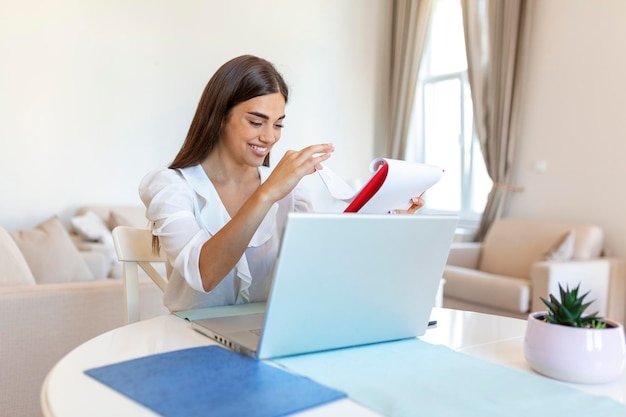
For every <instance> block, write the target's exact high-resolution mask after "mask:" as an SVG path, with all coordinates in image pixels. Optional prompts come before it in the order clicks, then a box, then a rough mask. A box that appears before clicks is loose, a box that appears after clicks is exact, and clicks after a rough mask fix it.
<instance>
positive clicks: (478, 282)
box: [443, 265, 530, 314]
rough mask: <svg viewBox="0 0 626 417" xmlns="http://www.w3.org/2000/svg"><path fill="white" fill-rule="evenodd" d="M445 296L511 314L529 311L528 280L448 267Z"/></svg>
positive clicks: (445, 274) (446, 268) (444, 274)
mask: <svg viewBox="0 0 626 417" xmlns="http://www.w3.org/2000/svg"><path fill="white" fill-rule="evenodd" d="M443 277H444V278H445V280H446V285H445V287H444V293H445V296H446V297H451V298H456V299H459V300H463V301H467V302H471V303H473V304H481V305H484V306H488V307H491V308H496V309H499V310H506V311H511V312H513V313H517V314H519V313H527V312H528V311H529V309H530V281H529V280H527V279H521V278H511V277H506V276H502V275H496V274H489V273H486V272H481V271H477V270H475V269H469V268H463V267H460V266H452V265H448V266H446V267H445V269H444V273H443Z"/></svg>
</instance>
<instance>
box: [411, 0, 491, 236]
mask: <svg viewBox="0 0 626 417" xmlns="http://www.w3.org/2000/svg"><path fill="white" fill-rule="evenodd" d="M411 124H412V126H411V131H410V137H411V138H412V140H411V141H410V142H409V146H408V147H407V155H406V159H407V160H409V161H416V162H424V163H427V164H433V165H437V166H440V167H442V168H443V169H444V171H445V172H444V175H443V177H442V179H441V181H440V182H439V183H438V184H437V185H436V186H435V187H433V188H432V189H430V190H429V191H428V192H427V195H426V196H425V200H426V202H427V203H426V206H425V207H424V209H422V210H423V212H426V213H431V214H433V213H454V214H458V215H459V216H460V220H461V221H460V223H461V225H466V226H471V225H476V224H477V222H478V221H479V220H480V216H481V215H482V212H483V209H484V207H485V204H486V202H487V195H488V193H489V190H490V189H491V184H492V181H491V179H490V178H489V176H488V175H487V170H486V168H485V163H484V159H483V156H482V151H481V149H480V144H479V143H478V139H477V138H476V137H475V135H474V129H473V127H474V124H473V111H472V98H471V93H470V89H469V82H468V79H467V60H466V56H465V41H464V35H463V20H462V14H461V4H460V0H436V2H435V8H434V10H433V15H432V21H431V25H430V33H429V35H428V39H427V44H426V47H425V50H424V57H423V58H422V64H421V68H420V74H419V81H418V87H417V94H416V97H415V106H414V114H413V117H412V122H411Z"/></svg>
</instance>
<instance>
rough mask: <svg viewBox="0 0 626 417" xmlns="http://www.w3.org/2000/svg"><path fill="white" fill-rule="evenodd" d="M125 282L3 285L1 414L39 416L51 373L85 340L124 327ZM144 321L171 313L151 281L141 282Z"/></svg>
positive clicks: (0, 304)
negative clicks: (44, 386) (41, 398)
mask: <svg viewBox="0 0 626 417" xmlns="http://www.w3.org/2000/svg"><path fill="white" fill-rule="evenodd" d="M123 287H124V285H123V282H122V281H121V280H111V279H107V280H102V281H86V282H70V283H60V284H40V285H20V286H5V287H0V363H1V364H2V372H0V415H2V416H40V415H41V408H40V407H41V406H40V402H39V395H40V392H41V386H42V384H43V382H44V379H45V377H46V375H47V374H48V372H49V371H50V369H52V367H53V366H54V365H55V364H56V362H58V361H59V360H60V359H61V358H62V357H63V356H65V355H66V354H67V353H68V352H69V351H71V350H72V349H74V348H75V347H77V346H78V345H80V344H81V343H84V342H85V341H87V340H89V339H91V338H93V337H95V336H97V335H99V334H102V333H104V332H107V331H109V330H112V329H114V328H117V327H120V326H123V325H124V324H125V321H124V288H123ZM139 296H140V309H141V317H142V318H146V319H147V318H150V317H155V316H157V315H160V314H167V313H168V311H167V309H166V308H165V307H164V306H163V301H162V299H163V293H162V292H161V290H160V289H159V288H158V287H157V286H156V285H155V284H154V282H152V281H151V280H150V279H141V280H140V284H139Z"/></svg>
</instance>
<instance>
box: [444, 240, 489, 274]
mask: <svg viewBox="0 0 626 417" xmlns="http://www.w3.org/2000/svg"><path fill="white" fill-rule="evenodd" d="M482 247H483V246H482V244H481V243H480V242H457V243H453V244H452V246H451V247H450V253H449V254H448V261H447V262H446V264H447V265H454V266H462V267H464V268H470V269H477V268H478V261H479V260H480V254H481V252H482Z"/></svg>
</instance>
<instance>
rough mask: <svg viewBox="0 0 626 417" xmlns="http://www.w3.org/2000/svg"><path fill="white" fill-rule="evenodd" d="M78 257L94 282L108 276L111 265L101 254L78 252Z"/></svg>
mask: <svg viewBox="0 0 626 417" xmlns="http://www.w3.org/2000/svg"><path fill="white" fill-rule="evenodd" d="M80 255H81V256H82V258H83V260H84V261H85V263H86V264H87V266H88V267H89V270H90V271H91V272H92V273H93V276H94V278H95V279H96V280H100V279H104V278H106V277H107V276H108V275H109V270H110V269H111V265H110V263H109V261H108V259H107V257H106V256H105V255H104V254H103V253H100V252H92V251H80Z"/></svg>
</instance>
